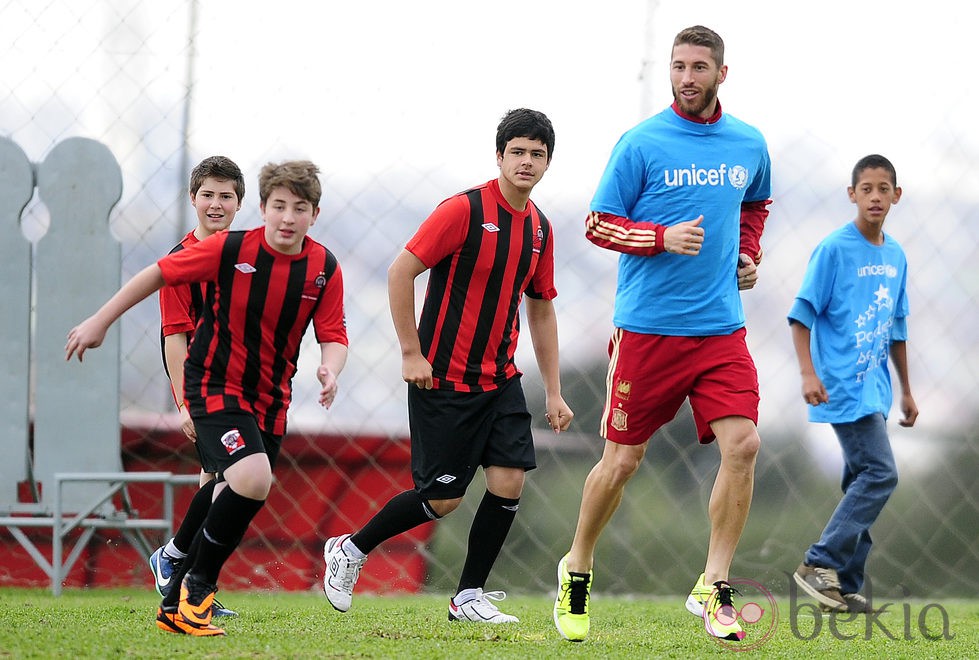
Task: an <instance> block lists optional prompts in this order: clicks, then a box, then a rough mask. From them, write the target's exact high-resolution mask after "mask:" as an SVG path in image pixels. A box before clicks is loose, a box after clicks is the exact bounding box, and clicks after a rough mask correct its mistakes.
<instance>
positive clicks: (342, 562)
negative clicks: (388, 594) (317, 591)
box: [323, 534, 367, 612]
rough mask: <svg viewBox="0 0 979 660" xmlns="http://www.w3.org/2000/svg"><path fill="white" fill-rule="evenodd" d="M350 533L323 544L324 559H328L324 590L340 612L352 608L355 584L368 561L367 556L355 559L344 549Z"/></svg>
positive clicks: (331, 603)
mask: <svg viewBox="0 0 979 660" xmlns="http://www.w3.org/2000/svg"><path fill="white" fill-rule="evenodd" d="M348 538H350V534H343V535H342V536H334V537H332V538H330V539H327V541H326V545H325V546H323V559H324V560H325V561H326V573H325V574H324V575H323V591H325V592H326V597H327V599H328V600H329V601H330V605H332V606H333V609H335V610H337V611H338V612H346V611H347V610H349V609H350V601H351V600H353V595H354V585H355V584H357V578H358V577H359V576H360V569H361V567H362V566H363V565H364V564H365V563H366V562H367V557H364V558H363V559H354V558H353V557H349V556H347V554H346V553H345V552H344V551H343V542H344V541H346V540H347V539H348Z"/></svg>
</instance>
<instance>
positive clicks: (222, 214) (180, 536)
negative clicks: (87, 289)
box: [149, 156, 245, 616]
mask: <svg viewBox="0 0 979 660" xmlns="http://www.w3.org/2000/svg"><path fill="white" fill-rule="evenodd" d="M189 193H190V203H191V205H192V206H193V207H194V210H195V211H196V213H197V226H196V227H194V229H193V230H191V231H190V232H188V233H187V235H186V236H184V238H183V239H182V240H181V241H180V243H178V244H177V245H176V246H175V247H174V248H173V249H172V250H170V252H171V253H173V252H179V251H180V250H183V249H184V248H186V247H189V246H191V245H194V244H195V243H199V242H201V241H202V240H204V239H205V238H207V237H209V236H212V235H213V234H216V233H217V232H219V231H224V230H226V229H227V228H228V227H229V226H231V223H232V221H233V220H234V218H235V215H236V214H237V213H238V211H240V210H241V200H242V199H243V198H244V196H245V177H244V175H243V174H242V173H241V168H239V167H238V165H237V164H236V163H235V162H234V161H233V160H231V159H230V158H227V157H225V156H209V157H207V158H205V159H204V160H202V161H201V162H200V163H198V164H197V166H196V167H195V168H194V169H193V170H192V171H191V173H190V185H189ZM206 297H207V283H205V282H200V283H197V282H195V283H188V284H180V285H174V286H165V287H163V288H162V289H160V320H161V324H160V339H161V344H162V348H163V368H164V369H165V370H166V373H167V376H168V377H169V378H170V389H171V393H172V394H173V399H174V401H175V402H176V405H177V411H178V413H179V415H180V430H181V431H182V432H183V433H184V435H186V436H187V438H188V439H189V440H190V441H191V442H195V445H194V447H195V448H196V447H197V445H196V440H197V433H196V431H195V430H194V422H193V420H192V419H191V418H190V411H189V410H188V409H187V405H186V402H185V400H184V359H185V358H186V357H187V346H188V345H189V344H190V339H191V337H193V335H194V330H195V329H196V327H197V321H198V319H200V317H201V316H202V314H203V310H204V301H205V299H206ZM215 476H216V475H214V474H212V473H209V472H207V471H205V470H204V469H203V468H201V478H200V485H201V487H200V490H198V492H197V493H196V494H195V495H194V498H193V499H192V500H191V502H190V506H188V507H187V512H186V513H185V514H184V518H183V521H182V522H181V523H180V527H179V528H178V529H177V532H176V534H175V535H174V536H173V538H172V539H170V540H169V541H167V543H165V544H164V545H162V546H161V547H159V548H157V550H156V551H155V552H154V553H153V554H152V555H151V556H150V560H149V561H150V570H151V571H152V572H153V581H154V583H155V584H156V590H157V591H158V592H159V594H160V595H161V596H166V595H167V593H168V592H169V591H170V589H173V588H178V589H179V585H176V584H175V583H174V580H173V577H174V573H175V572H176V571H177V570H178V568H179V566H180V564H181V562H183V560H184V559H185V558H186V557H187V554H188V553H189V552H190V544H191V543H192V542H193V540H194V536H195V535H196V534H197V531H198V530H199V529H200V526H201V525H202V524H203V523H204V518H205V517H206V516H207V510H208V509H209V508H210V506H211V500H212V499H213V497H214V486H215V484H216V482H215V480H214V479H215ZM235 614H236V613H235V612H234V611H233V610H229V609H227V608H225V607H224V606H223V605H221V604H220V603H218V602H217V601H215V604H214V616H234V615H235Z"/></svg>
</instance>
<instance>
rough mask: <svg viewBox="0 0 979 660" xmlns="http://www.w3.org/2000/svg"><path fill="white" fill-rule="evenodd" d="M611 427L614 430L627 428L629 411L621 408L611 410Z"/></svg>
mask: <svg viewBox="0 0 979 660" xmlns="http://www.w3.org/2000/svg"><path fill="white" fill-rule="evenodd" d="M612 428H613V429H615V430H616V431H628V430H629V413H627V412H626V411H624V410H622V409H621V408H615V409H614V410H612Z"/></svg>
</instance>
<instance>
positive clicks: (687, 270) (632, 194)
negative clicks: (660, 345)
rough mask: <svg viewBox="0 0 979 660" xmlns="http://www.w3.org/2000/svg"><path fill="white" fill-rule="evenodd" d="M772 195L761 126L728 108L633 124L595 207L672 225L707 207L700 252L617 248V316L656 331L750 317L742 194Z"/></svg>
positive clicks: (705, 331) (688, 330)
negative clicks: (742, 273) (716, 115)
mask: <svg viewBox="0 0 979 660" xmlns="http://www.w3.org/2000/svg"><path fill="white" fill-rule="evenodd" d="M770 196H771V160H770V158H769V155H768V147H767V145H766V144H765V139H764V137H762V134H761V133H760V132H759V131H758V130H757V129H755V128H754V127H752V126H749V125H748V124H745V123H744V122H742V121H740V120H738V119H736V118H734V117H732V116H731V115H728V114H722V115H721V117H720V119H719V120H718V121H717V122H715V123H713V124H701V123H697V122H692V121H689V120H687V119H684V118H683V117H680V116H679V115H678V114H677V113H676V112H675V111H674V110H673V109H672V108H667V109H666V110H664V111H663V112H660V113H659V114H657V115H655V116H653V117H650V118H649V119H647V120H646V121H644V122H642V123H641V124H639V125H638V126H636V127H635V128H633V129H631V130H629V131H628V132H626V133H625V134H624V135H623V136H622V137H621V138H620V139H619V142H618V144H616V145H615V148H614V149H613V150H612V155H611V157H610V158H609V162H608V165H607V166H606V168H605V173H604V174H603V175H602V179H601V181H600V183H599V185H598V190H597V191H596V192H595V196H594V198H593V199H592V204H591V210H593V211H599V212H602V213H611V214H613V215H618V216H622V217H626V218H629V219H630V220H633V221H638V222H655V223H658V224H661V225H665V226H670V225H675V224H677V223H679V222H684V221H687V220H694V219H696V218H697V216H699V215H703V216H704V220H703V222H702V223H701V225H700V226H701V227H703V228H704V244H703V247H702V249H701V251H700V254H699V255H697V256H695V257H691V256H681V255H676V254H669V253H665V252H664V253H661V254H657V255H655V256H652V257H643V256H636V255H630V254H622V255H620V256H619V272H618V284H617V286H616V292H615V311H614V314H613V322H614V323H615V326H616V327H618V328H624V329H626V330H629V331H632V332H639V333H644V334H657V335H674V336H685V337H701V336H711V335H726V334H730V333H732V332H734V331H735V330H737V329H738V328H740V327H742V326H743V325H744V310H743V309H742V307H741V295H740V293H739V291H738V281H737V268H738V253H739V251H740V250H739V248H740V243H741V203H742V202H745V201H748V202H753V201H761V200H766V199H768V198H769V197H770Z"/></svg>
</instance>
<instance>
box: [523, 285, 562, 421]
mask: <svg viewBox="0 0 979 660" xmlns="http://www.w3.org/2000/svg"><path fill="white" fill-rule="evenodd" d="M524 301H525V306H526V309H527V326H528V327H529V328H530V339H531V341H532V342H533V345H534V355H535V356H536V357H537V367H538V368H539V369H540V373H541V380H542V381H543V382H544V391H545V393H546V396H547V402H546V404H545V407H546V409H547V410H546V413H545V417H546V419H547V422H548V424H550V426H551V428H552V429H554V432H555V433H560V432H561V431H566V430H568V427H569V426H570V425H571V419H572V418H573V417H574V413H573V412H572V411H571V408H570V407H569V406H568V404H567V403H566V402H565V401H564V397H562V396H561V369H560V361H559V359H558V334H557V314H555V312H554V303H552V302H551V301H550V300H538V299H536V298H530V297H525V298H524Z"/></svg>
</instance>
